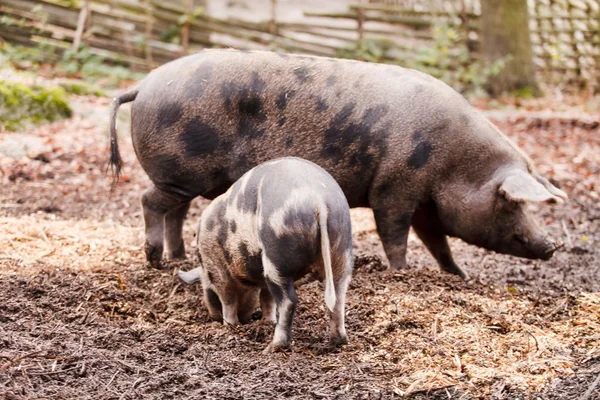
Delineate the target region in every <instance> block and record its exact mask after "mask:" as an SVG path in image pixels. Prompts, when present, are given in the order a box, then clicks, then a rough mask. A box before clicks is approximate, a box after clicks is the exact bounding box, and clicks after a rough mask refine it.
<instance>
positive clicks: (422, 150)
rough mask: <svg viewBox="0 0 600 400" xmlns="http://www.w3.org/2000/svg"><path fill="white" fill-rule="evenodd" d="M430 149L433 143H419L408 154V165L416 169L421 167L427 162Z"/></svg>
mask: <svg viewBox="0 0 600 400" xmlns="http://www.w3.org/2000/svg"><path fill="white" fill-rule="evenodd" d="M431 150H433V145H432V144H431V143H429V142H421V143H419V144H418V145H417V147H415V149H414V151H413V152H412V154H411V155H410V158H409V159H408V165H409V166H410V167H413V168H417V169H419V168H423V167H424V166H425V164H427V161H429V157H430V155H431Z"/></svg>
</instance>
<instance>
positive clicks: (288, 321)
mask: <svg viewBox="0 0 600 400" xmlns="http://www.w3.org/2000/svg"><path fill="white" fill-rule="evenodd" d="M266 282H267V287H268V288H269V292H270V293H271V295H272V296H273V299H274V300H275V306H276V309H277V322H276V324H275V334H274V335H273V341H272V342H271V344H270V345H269V346H268V347H267V348H266V349H265V351H264V352H265V353H272V352H273V351H276V350H278V349H289V348H290V347H291V345H292V322H293V321H294V314H295V312H296V304H297V303H298V296H296V290H295V289H294V280H293V279H292V278H283V277H279V279H277V281H274V280H271V279H269V277H267V279H266Z"/></svg>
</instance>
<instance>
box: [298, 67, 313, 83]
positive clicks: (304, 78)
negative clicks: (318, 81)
mask: <svg viewBox="0 0 600 400" xmlns="http://www.w3.org/2000/svg"><path fill="white" fill-rule="evenodd" d="M294 74H295V75H296V78H298V80H299V81H300V83H306V82H308V81H310V72H309V70H308V68H306V67H297V68H295V69H294Z"/></svg>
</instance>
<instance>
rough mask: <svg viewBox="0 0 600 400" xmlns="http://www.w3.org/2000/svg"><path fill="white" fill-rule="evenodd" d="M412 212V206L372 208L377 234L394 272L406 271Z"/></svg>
mask: <svg viewBox="0 0 600 400" xmlns="http://www.w3.org/2000/svg"><path fill="white" fill-rule="evenodd" d="M413 210H414V208H413V207H412V206H411V207H409V208H408V209H407V208H405V207H402V206H396V207H393V208H387V207H386V206H385V205H384V206H380V207H377V206H374V207H373V214H374V215H375V223H376V224H377V232H378V233H379V237H380V238H381V242H382V243H383V249H384V250H385V255H386V256H387V258H388V261H389V262H390V268H391V269H392V270H394V271H397V270H400V269H406V247H407V243H408V231H409V230H410V225H411V223H412V216H413V212H414V211H413Z"/></svg>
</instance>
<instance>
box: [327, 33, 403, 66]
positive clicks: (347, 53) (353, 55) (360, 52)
mask: <svg viewBox="0 0 600 400" xmlns="http://www.w3.org/2000/svg"><path fill="white" fill-rule="evenodd" d="M393 47H394V42H393V41H391V40H389V39H371V38H368V39H363V40H361V41H359V42H358V43H357V44H356V46H354V47H348V48H345V49H342V50H339V51H338V52H337V53H336V56H337V57H339V58H350V59H354V60H360V61H368V62H377V63H383V62H385V61H386V59H389V58H390V57H389V55H388V52H389V50H391V49H392V48H393Z"/></svg>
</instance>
